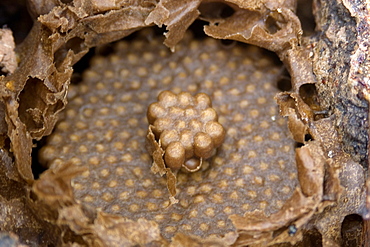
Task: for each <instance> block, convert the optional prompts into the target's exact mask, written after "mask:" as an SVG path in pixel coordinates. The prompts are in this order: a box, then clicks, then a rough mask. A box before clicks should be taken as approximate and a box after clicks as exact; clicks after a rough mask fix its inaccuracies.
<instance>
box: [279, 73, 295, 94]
mask: <svg viewBox="0 0 370 247" xmlns="http://www.w3.org/2000/svg"><path fill="white" fill-rule="evenodd" d="M277 88H278V89H279V90H280V91H282V92H286V91H290V90H291V89H292V80H291V77H290V74H289V72H288V71H287V70H286V69H284V71H283V73H282V74H281V75H280V78H279V80H278V81H277Z"/></svg>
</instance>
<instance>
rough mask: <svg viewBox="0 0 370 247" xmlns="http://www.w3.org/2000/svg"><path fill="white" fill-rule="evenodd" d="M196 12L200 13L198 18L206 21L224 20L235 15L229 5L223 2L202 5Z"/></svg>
mask: <svg viewBox="0 0 370 247" xmlns="http://www.w3.org/2000/svg"><path fill="white" fill-rule="evenodd" d="M198 10H199V11H200V17H204V18H207V19H225V18H228V17H231V16H232V15H233V14H234V13H235V10H234V9H233V8H232V7H231V6H230V5H228V4H226V3H223V2H208V3H202V4H201V5H200V6H199V8H198Z"/></svg>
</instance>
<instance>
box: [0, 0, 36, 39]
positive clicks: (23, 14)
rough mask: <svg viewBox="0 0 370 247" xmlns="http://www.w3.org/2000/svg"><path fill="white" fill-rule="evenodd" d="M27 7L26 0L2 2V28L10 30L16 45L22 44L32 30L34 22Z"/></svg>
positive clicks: (0, 21) (0, 13)
mask: <svg viewBox="0 0 370 247" xmlns="http://www.w3.org/2000/svg"><path fill="white" fill-rule="evenodd" d="M26 5H27V1H26V0H17V1H12V0H1V1H0V28H3V27H8V28H10V29H11V30H12V32H13V36H14V41H15V43H16V44H19V43H21V42H22V41H23V40H24V39H25V38H26V36H27V35H28V33H29V32H30V30H31V28H32V24H33V21H32V18H31V16H30V15H29V13H28V10H27V6H26Z"/></svg>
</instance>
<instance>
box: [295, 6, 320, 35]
mask: <svg viewBox="0 0 370 247" xmlns="http://www.w3.org/2000/svg"><path fill="white" fill-rule="evenodd" d="M316 2H318V1H316ZM312 11H313V9H312V0H298V2H297V16H298V18H299V20H300V21H301V25H302V30H303V35H304V36H311V35H312V34H313V33H314V32H315V26H316V24H315V18H314V16H313V12H312Z"/></svg>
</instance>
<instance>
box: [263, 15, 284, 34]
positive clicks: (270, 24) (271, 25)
mask: <svg viewBox="0 0 370 247" xmlns="http://www.w3.org/2000/svg"><path fill="white" fill-rule="evenodd" d="M265 28H266V30H267V32H269V33H270V34H274V33H276V32H277V31H279V30H280V29H281V28H280V27H279V25H278V23H277V21H276V20H275V18H274V17H272V16H268V17H267V19H266V21H265Z"/></svg>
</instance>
